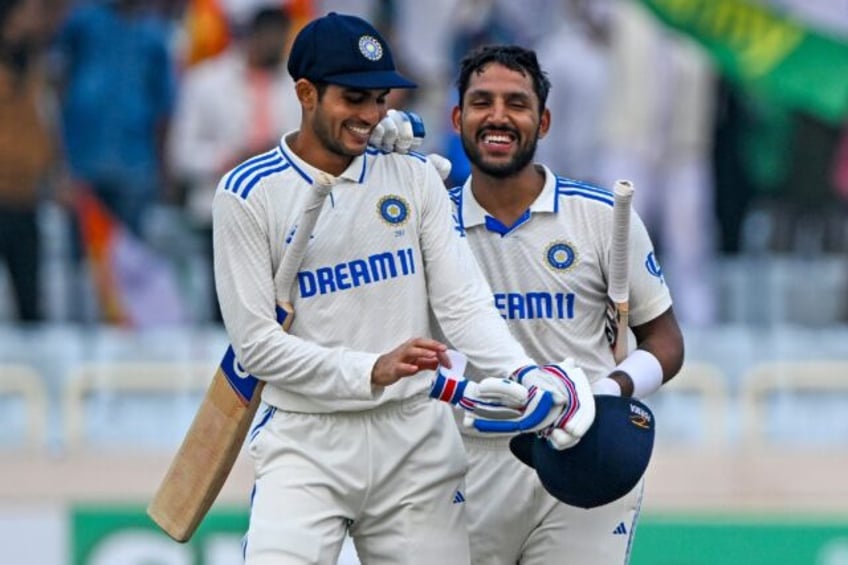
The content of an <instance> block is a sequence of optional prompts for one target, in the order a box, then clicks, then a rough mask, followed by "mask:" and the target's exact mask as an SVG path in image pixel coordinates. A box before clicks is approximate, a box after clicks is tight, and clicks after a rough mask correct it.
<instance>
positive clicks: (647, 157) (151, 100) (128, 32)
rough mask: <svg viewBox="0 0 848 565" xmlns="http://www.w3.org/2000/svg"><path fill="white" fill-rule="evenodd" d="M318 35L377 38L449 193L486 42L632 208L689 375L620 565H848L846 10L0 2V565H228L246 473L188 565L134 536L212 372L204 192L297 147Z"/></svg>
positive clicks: (547, 3)
mask: <svg viewBox="0 0 848 565" xmlns="http://www.w3.org/2000/svg"><path fill="white" fill-rule="evenodd" d="M330 10H338V11H342V12H347V13H354V14H358V15H362V16H364V17H367V18H368V19H370V20H371V21H372V22H374V23H375V25H377V27H378V28H379V29H381V31H382V32H384V34H385V36H386V37H387V39H388V40H389V41H390V43H391V44H392V46H393V51H394V54H395V57H396V59H397V63H398V64H399V66H400V67H401V68H402V71H403V72H404V73H405V74H407V75H408V76H411V77H413V78H414V79H415V80H416V81H417V82H418V83H419V85H420V87H419V88H418V89H417V90H415V91H410V92H406V91H403V92H398V93H393V95H392V100H391V103H392V105H394V106H396V107H403V108H406V109H410V110H414V111H416V112H418V113H419V114H421V115H422V116H423V117H424V119H425V122H426V124H427V128H428V133H427V138H426V141H425V144H424V146H423V147H422V148H421V149H422V151H424V152H439V153H441V154H443V155H446V156H448V157H449V158H450V159H451V160H452V162H453V165H454V166H453V173H452V178H451V179H449V182H450V183H451V184H452V185H453V184H458V183H460V182H462V180H464V178H465V175H466V174H467V172H468V165H467V163H466V162H465V158H464V156H463V155H462V151H461V146H460V144H459V142H458V139H457V138H456V136H455V135H454V133H453V132H452V131H451V129H450V124H449V110H450V108H451V107H452V105H453V104H454V103H455V101H456V93H455V86H454V84H453V81H454V80H455V73H456V70H457V64H458V61H459V59H460V57H461V56H462V55H463V54H464V53H465V52H467V50H468V49H469V48H471V47H473V46H475V45H479V44H483V43H491V42H516V43H520V44H522V45H525V46H531V47H534V48H536V49H537V51H538V53H539V56H540V59H541V62H542V66H543V67H544V68H545V69H546V70H547V72H548V73H549V76H550V78H551V81H552V83H553V88H552V91H551V95H550V99H549V107H550V109H551V112H552V117H553V125H552V128H551V133H550V135H549V136H548V137H547V138H546V139H544V140H543V141H542V142H541V143H540V148H539V153H540V155H539V158H540V159H541V160H543V161H545V162H546V163H548V164H549V165H550V166H551V167H552V168H553V169H554V170H555V171H557V172H558V173H560V174H561V175H563V176H567V177H572V178H577V179H581V180H589V181H592V182H595V183H598V184H601V185H604V186H611V185H612V182H613V181H614V180H615V179H618V178H629V179H631V180H633V181H634V183H635V185H636V187H637V193H636V197H635V206H636V208H637V209H638V211H639V213H640V214H641V215H642V218H643V219H644V220H645V222H646V224H647V225H648V228H649V230H650V231H651V233H652V235H653V238H654V242H655V244H656V246H657V251H658V255H659V258H660V262H661V264H662V266H663V274H664V276H665V279H666V282H667V283H668V285H669V287H670V288H671V291H672V295H673V297H674V300H675V311H676V312H677V315H678V317H679V319H680V321H681V324H682V326H683V329H684V334H685V338H686V348H687V359H686V364H685V366H684V368H683V371H682V372H681V374H680V375H679V376H678V377H677V378H676V379H675V380H674V381H673V382H672V383H671V384H670V385H668V386H667V387H664V388H663V390H662V391H661V392H660V393H658V394H657V395H655V396H654V397H652V398H651V399H650V400H649V402H648V404H649V405H650V406H651V407H652V408H653V409H654V411H655V413H656V415H657V420H658V426H659V427H658V443H657V446H656V449H655V452H654V460H653V462H652V464H651V468H650V470H649V472H648V477H647V483H646V484H647V486H646V494H645V500H644V504H643V508H642V519H641V521H640V525H639V532H638V535H637V537H636V545H635V548H634V554H633V560H632V563H633V564H634V565H672V564H673V565H713V564H716V563H722V565H735V564H743V563H744V564H746V565H758V564H766V563H768V564H791V565H802V564H811V565H846V564H848V482H847V481H846V480H845V475H846V472H848V0H760V1H755V0H674V1H671V0H523V1H521V2H516V1H510V0H428V1H427V2H423V1H422V2H419V1H414V0H344V1H342V0H335V1H333V0H323V1H322V0H288V1H285V0H274V1H270V0H182V1H178V0H171V1H162V0H160V1H154V0H146V1H142V0H99V1H84V0H79V1H72V0H2V2H0V29H1V30H2V38H0V477H2V479H3V480H2V481H0V546H2V547H3V548H4V553H5V555H4V557H3V558H2V562H3V563H4V564H5V563H8V564H10V565H18V564H39V565H70V564H73V565H83V564H85V565H142V564H143V565H227V564H235V563H240V562H241V557H240V554H241V548H240V538H241V535H242V533H243V531H244V528H245V526H246V523H247V510H246V509H247V501H248V495H249V492H250V485H251V476H250V473H251V471H250V468H249V464H247V462H246V461H244V459H243V458H242V459H240V461H239V462H238V463H237V466H236V469H235V471H234V473H233V475H232V476H231V477H230V480H229V481H228V482H227V484H226V485H225V487H224V491H223V493H222V495H221V497H220V498H219V501H218V503H217V504H216V506H215V508H214V510H213V512H212V514H210V516H209V517H208V518H207V520H206V521H205V522H204V523H203V525H202V527H201V529H200V530H199V532H198V533H197V534H196V535H195V537H194V538H193V539H192V541H191V543H189V544H187V545H179V544H176V543H175V542H172V541H170V539H169V538H167V537H165V536H164V534H162V533H161V532H159V531H158V530H157V529H156V528H155V526H154V525H153V524H152V523H151V522H150V521H149V520H148V519H147V518H146V516H145V514H144V508H145V506H146V504H147V502H148V501H149V500H150V498H151V496H152V493H153V491H154V490H155V488H156V487H157V485H158V483H159V480H160V479H161V477H162V475H163V474H164V472H165V469H166V468H167V465H168V463H169V461H170V458H171V456H172V455H173V453H174V452H175V450H176V448H177V447H178V445H179V443H180V441H181V439H182V437H183V435H184V433H185V431H186V430H187V428H188V425H189V424H190V422H191V419H192V417H193V415H194V412H195V409H196V407H197V405H198V404H199V402H200V399H201V397H202V395H203V393H204V392H205V388H206V386H207V384H208V382H209V379H210V378H211V375H212V373H213V372H214V369H215V367H216V365H217V363H218V362H219V361H220V357H221V355H222V354H223V352H224V350H225V348H226V345H227V337H226V334H225V332H224V329H223V326H222V325H221V322H220V315H219V313H218V310H217V305H216V301H215V296H214V285H213V281H212V274H211V215H210V206H211V195H212V192H213V191H214V187H215V184H216V183H217V181H218V179H219V178H220V176H221V174H222V173H224V172H225V171H227V170H228V169H229V168H230V167H232V166H233V164H235V163H238V162H239V161H241V160H242V159H243V158H244V157H245V156H246V155H251V154H254V153H257V152H260V151H264V150H266V149H268V148H270V147H272V146H273V145H274V144H275V143H276V142H277V141H278V139H279V137H280V135H281V134H282V133H284V132H285V131H287V130H289V129H294V128H296V127H297V125H298V123H299V118H300V115H299V107H298V106H297V103H296V100H295V99H294V97H293V93H292V84H291V80H290V79H289V77H288V76H287V74H286V71H285V60H286V50H287V47H288V45H289V43H290V41H291V38H292V37H293V34H294V33H296V31H297V30H298V29H299V28H300V26H302V25H303V24H304V23H305V22H306V21H308V20H309V19H310V18H312V17H313V16H315V15H322V14H324V13H326V12H328V11H330ZM342 562H343V563H353V562H355V560H354V557H352V555H351V552H350V548H346V550H345V553H344V555H343V557H342Z"/></svg>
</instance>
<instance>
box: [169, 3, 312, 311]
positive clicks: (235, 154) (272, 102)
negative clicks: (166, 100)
mask: <svg viewBox="0 0 848 565" xmlns="http://www.w3.org/2000/svg"><path fill="white" fill-rule="evenodd" d="M289 24H290V22H289V18H288V16H287V14H286V12H285V11H284V10H283V9H282V8H270V7H269V8H262V9H260V10H258V11H257V12H256V13H255V15H254V16H253V17H252V18H251V19H250V20H249V22H248V23H247V24H246V26H245V29H244V30H243V32H242V33H239V32H238V29H237V28H234V29H236V33H235V41H234V42H233V43H231V44H230V46H229V47H228V48H227V50H225V51H224V52H223V53H222V54H220V55H218V56H216V57H214V58H211V59H207V60H205V61H203V62H201V63H199V64H198V65H196V66H193V67H190V68H189V69H188V70H187V71H186V73H185V75H184V77H183V83H182V85H181V90H180V93H179V96H178V102H177V106H176V110H175V113H174V119H173V127H172V129H171V131H170V134H169V139H168V147H167V156H168V161H169V166H170V170H171V174H172V176H173V178H174V179H175V180H176V181H177V182H178V183H179V184H180V185H181V186H183V187H184V188H185V190H186V213H187V215H188V219H189V222H190V224H191V226H192V227H193V228H194V229H195V230H196V232H197V234H198V235H199V237H200V239H201V240H202V242H203V249H204V253H205V258H206V260H207V263H208V270H209V276H210V280H211V277H212V198H213V196H214V195H215V187H216V186H217V184H218V179H220V178H221V176H222V175H223V174H224V173H225V172H226V171H228V170H230V169H231V168H232V167H233V166H234V165H235V164H237V163H239V162H241V161H243V160H245V159H246V158H247V156H249V155H254V154H257V153H261V152H264V151H266V150H268V149H270V148H272V147H274V146H275V145H276V144H277V142H278V140H279V136H280V134H281V132H284V131H289V130H291V129H294V128H295V127H296V126H297V124H299V123H300V105H299V103H298V101H297V97H296V96H295V91H294V83H293V82H292V80H291V78H290V77H289V76H288V73H287V72H286V69H285V66H284V65H283V64H282V63H283V62H284V61H285V46H286V38H287V34H288V29H289ZM210 291H211V289H210ZM212 294H213V295H214V292H212ZM213 299H214V296H213ZM212 311H213V317H214V318H215V319H216V320H220V313H219V310H218V304H217V299H215V300H214V302H213V310H212Z"/></svg>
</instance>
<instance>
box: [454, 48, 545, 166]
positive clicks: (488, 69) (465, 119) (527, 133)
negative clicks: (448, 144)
mask: <svg viewBox="0 0 848 565" xmlns="http://www.w3.org/2000/svg"><path fill="white" fill-rule="evenodd" d="M539 105H540V103H539V99H538V97H537V95H536V93H535V91H534V89H533V81H532V79H531V77H530V76H529V75H527V74H524V73H522V72H520V71H517V70H512V69H509V68H508V67H505V66H503V65H501V64H500V63H496V62H490V63H488V64H486V65H485V66H483V67H481V68H480V69H479V70H478V71H475V72H473V73H471V75H470V77H469V82H468V88H467V89H466V90H465V94H464V96H463V99H462V101H461V104H460V106H457V107H456V108H454V110H453V125H454V128H455V129H456V131H458V132H459V134H460V136H461V138H462V147H463V149H464V150H465V153H466V155H467V156H468V159H469V160H470V161H471V164H472V165H473V166H474V167H475V168H476V169H478V170H479V171H480V172H482V173H484V174H487V175H491V176H494V177H509V176H513V175H515V174H517V173H519V172H521V171H522V170H524V169H525V168H526V167H528V166H530V165H531V164H532V161H533V157H534V155H535V153H536V144H537V142H538V140H539V138H540V137H543V136H544V135H545V134H546V133H547V131H548V127H549V124H550V112H549V111H548V110H547V109H544V110H541V111H540V108H539Z"/></svg>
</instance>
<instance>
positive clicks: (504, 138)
mask: <svg viewBox="0 0 848 565" xmlns="http://www.w3.org/2000/svg"><path fill="white" fill-rule="evenodd" d="M483 141H485V142H486V143H509V142H510V141H512V138H511V137H510V136H508V135H495V134H491V135H486V136H484V137H483Z"/></svg>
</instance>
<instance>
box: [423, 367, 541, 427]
mask: <svg viewBox="0 0 848 565" xmlns="http://www.w3.org/2000/svg"><path fill="white" fill-rule="evenodd" d="M448 355H449V356H450V358H451V368H450V369H448V368H446V367H442V366H439V367H438V369H437V370H436V376H435V377H434V378H433V382H432V383H431V385H430V398H435V399H436V400H441V401H443V402H447V403H449V404H452V405H454V406H458V407H460V408H462V409H463V410H465V413H466V419H465V425H467V426H469V427H470V426H471V425H472V423H473V421H474V418H477V417H480V418H486V419H491V420H503V419H511V418H517V417H519V416H520V415H521V413H522V410H523V408H524V407H525V405H526V404H527V397H528V392H527V389H526V388H524V387H523V386H521V385H520V384H518V383H517V382H515V381H512V380H510V379H498V378H494V377H490V378H487V379H483V380H482V381H480V382H479V383H477V382H474V381H471V380H468V379H466V378H465V377H463V376H462V375H463V373H464V371H465V365H466V359H465V356H464V355H462V354H461V353H459V352H458V351H452V350H451V351H448Z"/></svg>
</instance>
